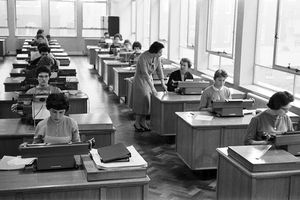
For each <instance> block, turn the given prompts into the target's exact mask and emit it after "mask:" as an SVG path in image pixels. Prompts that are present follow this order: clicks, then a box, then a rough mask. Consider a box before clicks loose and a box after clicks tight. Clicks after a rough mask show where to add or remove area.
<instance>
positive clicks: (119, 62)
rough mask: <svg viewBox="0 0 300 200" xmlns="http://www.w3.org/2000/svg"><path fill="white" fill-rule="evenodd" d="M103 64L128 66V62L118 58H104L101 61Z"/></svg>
mask: <svg viewBox="0 0 300 200" xmlns="http://www.w3.org/2000/svg"><path fill="white" fill-rule="evenodd" d="M103 62H104V64H105V65H113V66H114V65H115V66H120V65H124V66H128V65H129V62H121V61H120V60H104V61H103Z"/></svg>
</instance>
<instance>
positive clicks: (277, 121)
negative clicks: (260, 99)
mask: <svg viewBox="0 0 300 200" xmlns="http://www.w3.org/2000/svg"><path fill="white" fill-rule="evenodd" d="M293 101H294V97H293V95H291V94H290V93H289V92H286V91H284V92H276V93H275V94H273V96H271V98H270V99H269V102H268V103H267V106H268V107H269V109H267V110H265V111H263V112H261V113H259V114H257V115H256V116H255V117H253V118H252V119H251V121H250V124H249V126H248V129H247V134H246V136H245V141H244V142H245V144H254V145H255V144H269V143H271V142H272V137H273V136H272V135H274V134H276V133H283V132H286V131H293V125H292V121H291V119H290V117H289V116H288V115H287V112H288V110H289V108H290V103H291V102H293Z"/></svg>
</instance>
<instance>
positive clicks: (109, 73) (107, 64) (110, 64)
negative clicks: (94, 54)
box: [103, 60, 129, 86]
mask: <svg viewBox="0 0 300 200" xmlns="http://www.w3.org/2000/svg"><path fill="white" fill-rule="evenodd" d="M103 62H104V68H105V69H104V74H103V82H104V83H105V84H106V85H107V86H110V85H112V84H113V80H114V77H113V76H114V74H113V68H114V67H127V66H129V62H121V61H119V60H104V61H103Z"/></svg>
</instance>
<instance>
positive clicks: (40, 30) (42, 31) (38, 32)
mask: <svg viewBox="0 0 300 200" xmlns="http://www.w3.org/2000/svg"><path fill="white" fill-rule="evenodd" d="M43 33H44V29H39V30H38V31H37V32H36V34H37V35H39V34H43Z"/></svg>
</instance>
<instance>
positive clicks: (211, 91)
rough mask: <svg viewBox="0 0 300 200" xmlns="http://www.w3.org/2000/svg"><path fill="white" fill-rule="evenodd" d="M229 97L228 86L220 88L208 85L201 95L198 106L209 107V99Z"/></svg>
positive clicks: (220, 99)
mask: <svg viewBox="0 0 300 200" xmlns="http://www.w3.org/2000/svg"><path fill="white" fill-rule="evenodd" d="M230 98H231V92H230V89H229V88H228V87H225V86H223V87H222V88H221V89H218V88H216V87H215V86H214V85H211V86H208V87H207V88H206V89H205V90H204V91H203V94H202V95H201V100H200V108H209V107H211V101H225V100H226V99H230Z"/></svg>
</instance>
